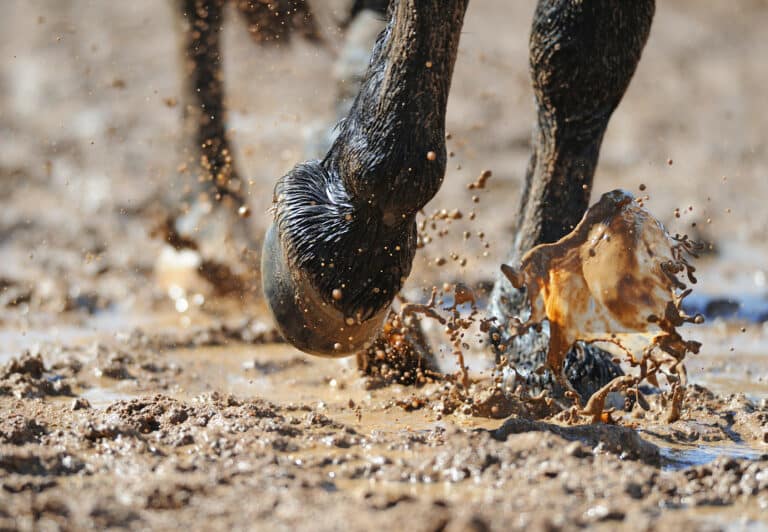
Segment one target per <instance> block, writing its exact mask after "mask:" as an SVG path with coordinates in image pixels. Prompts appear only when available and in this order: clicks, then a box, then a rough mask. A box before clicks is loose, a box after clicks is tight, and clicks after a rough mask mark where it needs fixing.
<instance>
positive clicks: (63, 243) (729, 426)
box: [0, 0, 768, 530]
mask: <svg viewBox="0 0 768 532" xmlns="http://www.w3.org/2000/svg"><path fill="white" fill-rule="evenodd" d="M532 10H533V2H532V1H529V0H526V1H520V2H506V1H504V0H478V1H476V2H474V3H473V4H472V5H471V6H470V9H469V12H468V15H467V22H466V26H465V29H464V34H463V35H462V47H461V50H460V55H459V59H458V62H457V67H456V77H455V79H454V85H453V86H454V90H453V92H452V94H451V101H450V104H449V117H448V129H449V130H450V132H451V138H450V139H449V140H448V146H449V150H451V151H452V152H453V154H454V155H453V157H452V159H451V162H452V164H451V165H450V166H449V171H448V175H447V176H446V181H445V184H444V186H443V189H442V190H441V192H440V194H439V195H438V197H437V198H435V200H434V201H433V202H432V203H430V204H429V205H428V206H427V208H426V209H425V213H424V217H423V219H422V220H423V226H422V228H421V233H422V239H423V241H424V242H425V246H424V248H423V249H421V250H420V251H419V255H418V256H417V259H416V263H415V266H414V272H413V274H412V276H411V279H410V280H409V281H408V284H407V286H406V288H405V290H404V296H405V298H406V299H408V300H410V301H424V300H426V299H427V296H428V295H429V294H430V292H431V290H432V287H433V286H436V287H438V288H439V289H442V287H443V285H444V284H446V283H447V284H448V285H450V286H453V284H454V283H457V282H460V283H462V284H463V286H466V287H469V289H471V290H473V291H474V293H475V294H477V296H478V299H482V298H483V294H484V292H485V291H486V290H487V289H488V288H489V287H490V285H491V283H492V282H493V280H494V279H495V276H496V275H497V272H498V268H499V264H500V263H501V262H503V261H504V259H505V251H506V249H507V247H508V245H509V241H510V240H511V238H512V235H513V231H514V228H513V227H512V223H513V219H514V216H513V211H514V209H515V206H516V204H517V201H518V194H519V190H520V184H521V179H522V174H523V172H524V168H525V164H526V160H527V156H528V139H529V136H530V125H531V122H532V119H533V108H532V103H531V94H530V89H529V87H528V80H527V70H526V64H527V63H526V61H527V60H526V46H527V33H528V28H527V25H528V23H529V21H530V18H531V14H532ZM326 15H327V16H329V17H333V16H334V14H333V13H331V14H326ZM766 23H768V3H766V2H765V1H762V0H749V1H747V0H744V1H742V2H739V3H738V5H736V6H734V5H726V4H725V3H723V2H717V1H698V0H696V1H694V0H669V1H665V2H659V6H658V12H657V17H656V21H655V25H654V28H653V31H652V34H651V38H650V41H649V44H648V47H647V49H646V52H645V54H644V57H643V60H642V61H641V64H640V67H639V69H638V72H637V75H636V77H635V79H634V81H633V83H632V86H631V87H630V90H629V92H628V94H627V97H626V98H625V101H624V103H623V104H622V107H620V109H619V110H618V111H617V112H616V115H615V117H614V119H613V121H612V124H611V127H610V128H609V132H608V135H607V137H606V140H605V144H604V148H603V150H602V157H601V164H600V168H599V170H598V175H597V178H596V182H595V191H594V194H593V198H594V199H597V197H598V194H599V193H601V192H603V191H606V190H611V189H614V188H617V187H623V188H626V189H628V190H631V191H633V192H634V193H635V194H637V195H640V194H648V195H649V196H650V199H648V200H646V201H645V207H646V208H647V209H648V210H650V211H651V212H652V213H654V214H655V215H656V216H658V217H659V218H660V219H661V220H662V221H663V222H664V223H665V224H666V225H667V227H668V228H669V229H670V230H671V231H672V232H681V233H682V232H685V233H688V234H691V235H694V236H696V237H698V238H701V239H703V240H705V241H706V242H708V244H710V245H711V247H712V249H711V250H710V252H709V253H707V254H705V255H703V256H702V257H701V258H700V259H699V260H698V261H696V262H695V265H696V266H697V267H698V277H699V282H698V284H697V285H695V287H694V288H695V292H694V294H693V295H692V296H691V297H690V298H689V299H688V305H689V307H690V310H691V312H702V313H703V314H704V315H705V316H706V317H707V320H706V322H705V323H704V324H701V325H693V324H691V325H686V326H685V327H684V328H683V334H684V336H686V338H692V339H695V340H697V341H699V342H701V343H702V350H701V353H700V354H698V355H695V356H692V357H690V358H689V359H688V360H687V363H686V365H687V368H688V374H689V380H690V382H691V384H690V386H689V387H688V389H687V393H686V397H685V400H684V403H683V408H682V411H681V417H680V419H679V420H677V421H675V422H673V423H668V422H667V421H666V415H665V412H666V409H667V408H668V404H667V403H668V396H667V395H663V394H653V393H649V394H648V395H647V398H648V402H649V403H650V405H649V407H650V408H649V410H647V411H646V410H643V409H642V408H640V406H639V405H634V406H633V407H632V409H631V410H630V411H627V412H618V413H617V415H615V416H614V417H616V418H617V420H618V424H617V425H604V424H598V425H590V424H588V422H589V419H588V418H580V419H575V420H574V419H571V418H570V417H569V416H567V415H566V414H567V410H566V411H565V412H563V411H560V409H559V408H557V407H552V406H551V405H550V406H549V407H546V405H544V404H543V402H542V401H541V400H537V399H535V398H530V397H528V396H525V397H514V396H513V397H512V398H511V399H509V398H507V399H503V400H502V399H499V398H498V396H497V395H496V392H495V391H494V390H495V388H494V385H495V384H496V382H495V381H494V377H495V375H494V374H493V372H492V365H493V364H492V363H491V362H489V357H490V355H489V354H488V353H487V351H486V348H485V345H484V344H482V343H480V339H481V338H482V336H481V335H480V336H475V335H474V333H473V334H472V335H468V336H467V340H466V342H465V343H466V344H467V345H466V347H463V346H462V351H463V355H464V356H465V358H466V360H465V362H466V365H467V366H468V372H467V375H466V382H465V376H464V375H463V374H462V373H461V372H460V371H459V368H458V366H457V360H456V358H455V357H454V356H453V354H452V353H453V351H454V346H451V345H444V344H448V342H446V339H445V336H444V335H443V334H442V332H441V327H440V326H439V325H438V324H435V323H431V322H430V320H423V321H424V322H425V323H424V328H425V330H426V333H427V337H428V338H429V339H430V340H431V342H432V346H433V348H434V350H435V352H436V362H435V365H436V366H437V368H435V369H432V370H429V371H425V372H424V373H423V375H421V376H420V377H421V378H419V379H412V378H411V377H413V375H405V374H404V373H405V372H407V371H408V370H407V369H403V370H400V369H398V368H395V369H394V371H393V372H391V373H394V379H381V378H374V377H370V376H363V375H361V374H360V373H359V372H358V369H357V363H356V361H355V360H354V358H351V359H344V360H328V359H320V358H315V357H310V356H307V355H304V354H302V353H300V352H298V351H296V350H294V349H292V348H291V347H289V346H288V345H286V344H284V343H282V342H281V340H280V338H279V335H278V334H277V333H276V332H275V330H274V327H273V324H272V323H271V321H270V318H269V316H268V314H267V313H266V309H265V307H264V305H263V302H262V301H261V300H260V298H259V294H258V289H255V290H253V291H251V290H249V291H247V292H246V293H244V294H243V296H242V297H237V296H234V297H233V296H231V295H229V296H221V295H218V294H217V293H216V292H215V291H214V290H213V289H212V288H211V287H210V286H209V285H208V284H206V282H205V281H204V280H203V279H201V278H200V277H199V276H196V275H194V272H193V271H192V272H190V269H189V268H188V267H186V265H188V264H189V263H190V262H189V261H190V260H191V259H190V257H189V256H184V255H181V256H179V255H174V254H173V253H172V252H171V251H170V250H168V249H165V248H164V246H163V244H162V242H160V241H158V240H157V239H156V238H153V237H152V236H151V234H152V232H153V230H154V229H155V228H156V227H157V226H158V223H160V221H162V219H163V214H164V212H165V209H166V207H167V204H168V201H172V199H173V198H174V197H175V194H176V192H177V191H176V190H175V189H174V183H177V181H176V172H177V168H178V166H179V163H180V160H179V156H178V155H177V154H178V147H179V146H180V145H181V144H182V139H181V138H180V135H181V133H180V128H179V124H180V120H179V116H178V115H179V112H180V111H179V109H178V106H176V105H174V102H175V101H178V98H179V90H180V83H179V79H178V76H177V73H178V71H179V69H178V68H177V62H176V58H177V57H176V54H177V49H176V42H175V37H174V33H173V18H172V11H171V8H170V3H158V2H152V1H149V0H147V1H142V2H131V3H115V2H97V3H93V2H86V1H84V0H83V1H80V0H72V1H67V2H52V1H24V2H23V1H21V0H18V1H16V0H11V1H9V2H7V3H6V5H4V17H3V18H2V19H0V57H2V61H1V62H0V139H1V141H0V183H2V186H1V187H0V202H1V204H2V209H0V257H1V260H0V529H11V530H13V529H21V530H33V529H34V530H37V529H45V530H48V529H50V530H54V529H82V528H106V527H112V528H135V529H139V528H141V529H146V528H158V529H169V528H180V527H187V528H192V529H200V528H206V529H232V528H237V529H244V528H265V529H267V528H268V529H294V528H297V527H301V528H312V529H321V530H330V529H355V530H356V529H371V528H381V527H384V526H387V527H402V528H404V527H408V528H409V529H413V530H465V529H470V530H487V529H508V528H528V527H531V528H533V529H543V528H547V529H557V528H564V529H572V528H579V527H585V526H596V527H603V528H606V529H608V528H610V529H614V528H617V527H623V528H628V529H650V528H656V527H661V526H666V527H673V526H674V527H679V528H680V529H697V530H698V529H714V530H716V529H743V528H747V529H750V528H752V529H756V530H757V529H762V528H764V527H766V526H768V521H767V520H766V517H765V516H766V515H768V326H765V323H766V321H767V320H768V299H767V298H766V295H767V294H768V288H766V276H767V275H768V269H766V266H765V265H766V263H768V262H767V260H766V259H768V245H766V243H765V240H764V235H765V234H766V230H768V211H766V210H765V209H764V202H765V198H766V197H768V179H767V178H768V147H766V143H765V139H766V138H768V122H766V121H765V120H764V113H762V112H761V110H762V106H763V99H764V98H763V95H764V92H765V87H767V86H768V70H766V69H765V68H764V67H763V57H764V56H765V54H766V53H768V49H766V48H768V44H766V42H765V39H764V28H765V26H766ZM225 37H226V39H225V41H226V42H225V46H226V49H225V54H226V57H225V67H226V68H225V70H226V77H227V82H228V89H229V101H230V107H231V109H232V116H231V124H232V129H233V131H232V133H233V139H234V141H235V144H236V150H237V153H236V156H237V157H238V158H239V161H240V164H241V166H242V171H243V173H244V174H245V175H247V176H249V177H250V178H251V180H250V182H249V187H248V197H249V202H250V206H251V211H252V213H253V214H252V216H251V217H250V218H249V219H248V223H249V224H251V226H252V229H253V234H254V235H256V239H257V240H258V239H259V238H260V235H261V234H262V232H263V230H264V228H265V227H266V225H267V223H268V216H267V214H266V210H267V208H268V206H269V201H270V198H271V188H272V184H273V182H274V179H275V178H276V177H277V176H278V175H280V174H281V173H283V172H285V171H286V170H287V169H289V168H290V167H291V166H292V165H293V164H294V163H295V162H296V161H298V160H299V159H301V158H302V157H303V153H304V150H305V147H306V146H307V144H309V143H311V140H312V139H311V135H312V132H313V131H316V130H317V128H318V125H322V124H326V123H327V122H328V121H329V120H330V119H331V118H332V116H333V98H334V91H335V87H334V81H333V80H332V79H331V77H330V76H329V72H330V71H331V69H332V66H333V54H332V52H331V51H329V50H326V49H316V48H314V47H312V46H311V45H309V44H304V43H296V44H295V45H294V46H293V47H291V48H283V49H278V50H264V49H258V48H255V47H254V46H253V44H252V43H251V42H250V41H249V40H248V39H247V34H246V31H245V29H244V28H243V27H242V26H241V25H239V22H236V21H234V20H233V24H231V25H230V26H229V27H227V28H226V31H225ZM330 42H331V48H332V49H333V48H334V46H335V44H334V40H333V38H331V39H330ZM305 132H306V133H305ZM488 169H490V170H491V171H492V175H491V176H490V177H488V176H487V175H486V177H484V178H482V179H483V181H484V186H483V187H478V186H473V187H468V185H470V184H473V183H475V184H477V183H479V181H478V176H481V175H482V174H483V172H484V171H485V170H488ZM641 185H642V186H643V187H642V188H643V190H642V192H641V191H640V190H639V189H640V186H641ZM694 224H695V226H694ZM160 257H164V259H163V260H162V261H160V260H159V258H160ZM158 263H160V264H163V267H162V268H160V269H158V267H157V265H158ZM168 264H171V265H174V264H175V265H177V266H178V268H177V269H173V268H169V267H168ZM389 369H392V368H389ZM436 370H440V371H436ZM388 380H395V381H406V382H410V381H411V380H416V381H420V385H418V386H410V385H403V384H400V383H398V382H395V383H394V384H392V383H388ZM465 384H466V386H465Z"/></svg>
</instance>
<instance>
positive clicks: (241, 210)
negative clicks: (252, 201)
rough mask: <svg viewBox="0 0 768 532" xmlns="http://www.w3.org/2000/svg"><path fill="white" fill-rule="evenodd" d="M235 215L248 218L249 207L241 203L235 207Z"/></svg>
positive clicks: (249, 213)
mask: <svg viewBox="0 0 768 532" xmlns="http://www.w3.org/2000/svg"><path fill="white" fill-rule="evenodd" d="M237 215H238V216H240V218H249V217H250V216H251V209H249V208H248V207H247V206H246V205H242V206H240V208H239V209H237Z"/></svg>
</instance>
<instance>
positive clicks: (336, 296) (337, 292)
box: [331, 288, 344, 301]
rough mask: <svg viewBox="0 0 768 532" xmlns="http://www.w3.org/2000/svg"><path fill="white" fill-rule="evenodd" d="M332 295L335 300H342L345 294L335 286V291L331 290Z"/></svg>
mask: <svg viewBox="0 0 768 532" xmlns="http://www.w3.org/2000/svg"><path fill="white" fill-rule="evenodd" d="M331 296H332V297H333V299H334V301H341V298H342V297H343V296H344V294H343V293H342V292H341V290H340V289H338V288H334V289H333V292H331Z"/></svg>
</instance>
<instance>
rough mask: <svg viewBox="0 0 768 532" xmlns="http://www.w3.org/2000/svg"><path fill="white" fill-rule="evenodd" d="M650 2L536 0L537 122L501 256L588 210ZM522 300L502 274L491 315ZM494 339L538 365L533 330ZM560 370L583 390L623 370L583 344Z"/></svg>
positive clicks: (555, 233)
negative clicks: (513, 224)
mask: <svg viewBox="0 0 768 532" xmlns="http://www.w3.org/2000/svg"><path fill="white" fill-rule="evenodd" d="M654 9H655V2H654V0H635V1H631V2H626V1H624V0H592V1H590V2H577V1H575V0H539V3H538V5H537V7H536V11H535V14H534V19H533V27H532V31H531V38H530V72H531V78H532V82H533V89H534V94H535V98H536V108H537V124H536V127H535V130H534V133H533V153H532V155H531V158H530V162H529V164H528V168H527V171H526V176H525V184H524V189H523V193H522V199H521V204H520V209H519V211H518V215H517V222H518V223H517V228H518V233H517V235H516V237H515V240H514V243H513V246H512V249H511V250H510V254H509V259H508V260H507V262H509V263H511V264H517V263H519V261H520V259H521V257H522V255H523V254H524V253H525V252H526V251H528V250H529V249H530V248H532V247H533V246H536V245H538V244H541V243H549V242H555V241H556V240H558V239H559V238H561V237H562V236H564V235H566V234H567V233H568V232H570V231H571V230H572V229H573V228H574V227H575V226H576V224H577V223H578V222H579V220H580V219H581V217H582V216H583V214H584V212H585V211H586V209H587V207H588V205H589V198H590V192H591V189H592V179H593V176H594V172H595V167H596V166H597V161H598V155H599V152H600V145H601V143H602V139H603V135H604V134H605V130H606V128H607V127H608V121H609V120H610V117H611V114H612V113H613V111H614V110H615V109H616V107H617V106H618V104H619V102H620V101H621V98H622V96H623V95H624V92H625V91H626V89H627V86H628V85H629V82H630V80H631V79H632V75H633V74H634V72H635V69H636V67H637V64H638V62H639V60H640V55H641V53H642V50H643V47H644V45H645V42H646V40H647V38H648V34H649V31H650V27H651V21H652V19H653V14H654ZM526 307H527V301H526V298H525V294H524V293H523V292H521V291H520V290H518V289H515V288H514V287H513V286H512V285H511V283H510V282H509V281H508V280H507V279H506V278H505V277H504V276H502V275H499V276H498V278H497V281H496V284H495V286H494V289H493V292H492V295H491V307H490V308H491V315H492V316H494V317H496V318H497V322H496V323H508V321H509V318H510V317H512V316H518V315H525V314H526V313H527V312H528V309H527V308H526ZM491 338H492V343H493V344H494V345H495V346H496V351H497V357H500V356H502V355H504V356H506V357H507V358H508V360H510V362H511V363H513V364H515V365H517V366H518V367H521V366H522V367H524V368H525V367H528V368H535V367H537V366H538V365H540V364H541V362H542V361H543V359H544V357H545V351H544V350H543V349H542V344H543V343H544V342H542V340H541V338H537V337H536V335H531V334H529V335H526V336H524V337H518V338H510V337H509V333H508V331H506V330H504V329H498V328H497V329H495V330H492V331H491ZM494 338H496V339H497V340H494ZM500 346H504V347H505V350H502V349H500ZM565 372H566V374H567V375H568V377H569V379H570V381H571V385H572V386H573V387H574V388H575V389H576V390H577V391H578V392H579V393H580V395H581V396H582V398H584V399H586V398H588V397H589V396H590V395H591V393H592V392H594V391H595V390H597V389H599V388H600V387H601V386H602V385H604V384H606V383H607V382H609V381H610V380H611V379H612V378H613V377H614V376H616V375H619V374H621V369H620V368H619V367H618V366H616V365H615V364H613V363H612V362H611V361H610V359H609V358H608V357H606V356H604V353H603V352H601V351H600V350H599V349H597V348H595V347H594V346H584V347H583V352H582V353H581V355H579V354H577V353H576V352H575V351H574V350H573V349H572V350H571V352H570V353H569V355H568V358H567V359H566V362H565ZM606 379H607V380H606Z"/></svg>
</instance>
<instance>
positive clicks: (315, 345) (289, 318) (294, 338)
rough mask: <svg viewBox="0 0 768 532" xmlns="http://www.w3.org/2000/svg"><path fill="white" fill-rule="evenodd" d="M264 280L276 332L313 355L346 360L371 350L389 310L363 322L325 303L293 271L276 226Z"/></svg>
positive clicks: (268, 247) (268, 238) (263, 270)
mask: <svg viewBox="0 0 768 532" xmlns="http://www.w3.org/2000/svg"><path fill="white" fill-rule="evenodd" d="M261 278H262V285H263V292H264V297H265V298H266V300H267V303H268V304H269V308H270V310H271V311H272V315H273V317H274V319H275V323H276V324H277V328H278V329H279V330H280V332H281V333H282V335H283V337H285V339H286V340H288V341H289V342H290V343H291V344H293V345H294V346H295V347H296V348H297V349H300V350H302V351H304V352H305V353H309V354H312V355H319V356H326V357H345V356H349V355H352V354H354V353H356V352H357V351H359V350H361V349H363V348H365V347H367V346H369V345H370V343H371V342H372V341H373V339H374V338H375V336H376V334H377V333H378V331H379V329H380V328H381V326H382V324H383V322H384V318H385V317H386V315H387V311H388V310H389V308H388V307H385V308H383V309H382V310H381V311H380V312H378V313H376V314H375V315H374V316H373V317H371V318H369V319H367V320H363V321H360V320H356V319H354V318H352V317H350V316H345V315H344V314H343V312H342V311H340V310H339V309H337V308H336V307H335V306H334V305H333V304H331V303H328V302H326V301H324V300H323V297H322V295H321V294H320V293H319V292H318V291H317V290H316V289H315V288H314V287H313V286H312V283H311V281H310V279H309V278H308V276H307V275H306V273H305V272H304V271H302V270H301V269H292V268H291V267H290V265H289V262H288V260H287V257H286V255H285V251H284V249H283V245H282V243H281V240H280V235H279V234H278V229H277V227H276V226H275V225H274V224H273V225H272V226H270V228H269V230H268V231H267V235H266V237H265V239H264V249H263V252H262V255H261Z"/></svg>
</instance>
